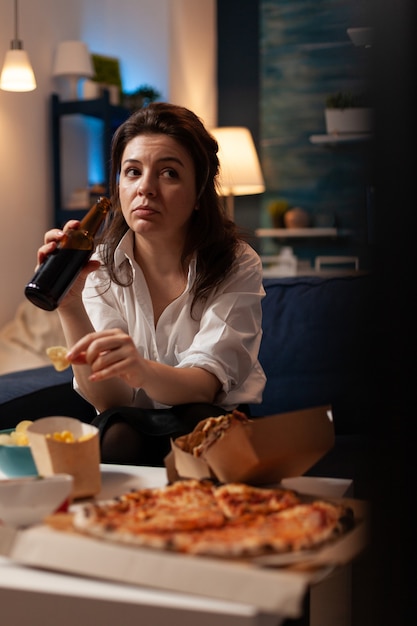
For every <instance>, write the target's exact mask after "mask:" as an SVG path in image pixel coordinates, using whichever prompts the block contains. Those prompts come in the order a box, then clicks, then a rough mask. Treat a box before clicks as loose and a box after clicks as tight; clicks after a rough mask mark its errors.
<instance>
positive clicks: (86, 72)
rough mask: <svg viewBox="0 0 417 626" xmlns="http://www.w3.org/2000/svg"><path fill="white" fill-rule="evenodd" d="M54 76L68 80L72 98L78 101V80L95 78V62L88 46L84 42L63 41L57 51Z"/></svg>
mask: <svg viewBox="0 0 417 626" xmlns="http://www.w3.org/2000/svg"><path fill="white" fill-rule="evenodd" d="M52 75H53V76H55V77H59V76H63V77H65V78H66V79H68V81H69V83H70V98H71V99H73V100H76V99H77V83H78V80H79V79H80V78H90V77H91V76H94V67H93V62H92V59H91V55H90V52H89V51H88V48H87V46H86V44H85V43H84V42H83V41H61V43H60V44H59V45H58V48H57V51H56V55H55V61H54V67H53V71H52Z"/></svg>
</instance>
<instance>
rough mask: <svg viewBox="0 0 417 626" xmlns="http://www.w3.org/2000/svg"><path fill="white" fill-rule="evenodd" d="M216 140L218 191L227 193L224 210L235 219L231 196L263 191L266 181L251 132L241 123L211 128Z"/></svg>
mask: <svg viewBox="0 0 417 626" xmlns="http://www.w3.org/2000/svg"><path fill="white" fill-rule="evenodd" d="M211 134H212V135H213V136H214V137H215V139H216V140H217V142H218V144H219V153H218V156H219V161H220V176H219V183H220V193H221V195H222V196H225V197H226V212H227V215H228V217H229V218H230V219H231V220H233V219H234V196H246V195H252V194H257V193H263V192H264V191H265V183H264V179H263V176H262V171H261V166H260V163H259V159H258V155H257V152H256V148H255V144H254V142H253V138H252V135H251V133H250V131H249V129H248V128H244V127H242V126H224V127H219V128H214V129H212V130H211Z"/></svg>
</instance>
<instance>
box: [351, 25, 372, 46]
mask: <svg viewBox="0 0 417 626" xmlns="http://www.w3.org/2000/svg"><path fill="white" fill-rule="evenodd" d="M346 32H347V34H348V35H349V37H350V40H351V42H352V43H353V45H354V46H360V47H363V48H371V46H372V44H373V42H374V29H373V28H371V27H367V26H362V27H360V28H348V29H347V31H346Z"/></svg>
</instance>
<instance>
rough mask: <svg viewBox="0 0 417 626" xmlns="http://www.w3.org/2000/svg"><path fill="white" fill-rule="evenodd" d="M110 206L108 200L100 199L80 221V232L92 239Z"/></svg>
mask: <svg viewBox="0 0 417 626" xmlns="http://www.w3.org/2000/svg"><path fill="white" fill-rule="evenodd" d="M110 206H111V204H110V200H108V198H104V197H102V198H100V199H99V200H98V202H97V203H96V204H94V205H93V206H92V207H91V209H90V210H89V212H88V213H87V215H85V216H84V218H83V219H82V220H81V222H80V230H81V231H83V232H86V233H88V235H89V236H90V237H94V236H95V235H96V233H97V231H98V229H99V228H100V226H101V224H102V222H103V220H104V218H105V217H106V215H107V213H108V212H109V210H110Z"/></svg>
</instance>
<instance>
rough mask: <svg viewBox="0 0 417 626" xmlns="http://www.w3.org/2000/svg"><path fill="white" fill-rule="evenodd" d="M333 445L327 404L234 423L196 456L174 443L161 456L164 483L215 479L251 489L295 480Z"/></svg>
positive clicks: (331, 422)
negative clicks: (168, 450) (255, 486)
mask: <svg viewBox="0 0 417 626" xmlns="http://www.w3.org/2000/svg"><path fill="white" fill-rule="evenodd" d="M333 445H334V426H333V418H332V413H331V408H330V406H320V407H315V408H311V409H303V410H301V411H291V412H289V413H280V414H277V415H270V416H267V417H261V418H255V419H253V420H250V421H249V423H244V422H237V423H235V424H233V425H232V427H231V428H230V429H229V430H228V431H225V433H224V435H223V436H222V437H221V438H220V439H218V440H217V441H216V442H215V443H213V445H211V446H210V447H209V448H208V449H207V450H206V451H205V452H204V453H203V455H202V456H201V457H194V456H193V455H192V454H190V453H188V452H185V451H184V450H182V449H181V448H180V447H179V446H178V445H177V444H176V440H174V441H172V442H171V452H170V453H169V455H168V456H167V457H166V458H165V466H166V469H167V474H168V479H169V480H170V481H174V480H177V479H178V478H196V479H199V480H201V479H204V478H215V479H217V480H219V481H220V482H245V483H248V484H253V485H261V484H269V483H277V482H280V481H281V480H282V479H283V478H291V477H295V476H301V475H302V474H303V473H304V472H306V471H307V470H308V469H309V468H310V467H312V465H314V464H315V463H316V462H317V461H318V460H319V459H320V458H321V457H322V456H323V455H324V454H325V453H326V452H328V450H330V449H331V448H332V447H333Z"/></svg>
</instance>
